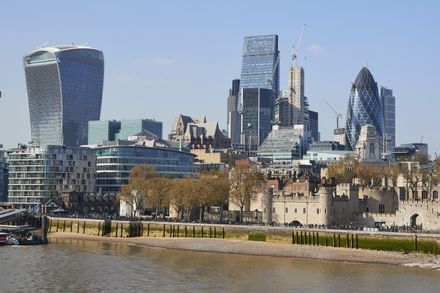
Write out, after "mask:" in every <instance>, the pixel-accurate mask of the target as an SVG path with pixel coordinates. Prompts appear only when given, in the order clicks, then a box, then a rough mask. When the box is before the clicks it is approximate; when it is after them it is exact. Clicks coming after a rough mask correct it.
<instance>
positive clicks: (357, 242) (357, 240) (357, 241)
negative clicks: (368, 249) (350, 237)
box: [356, 234, 359, 249]
mask: <svg viewBox="0 0 440 293" xmlns="http://www.w3.org/2000/svg"><path fill="white" fill-rule="evenodd" d="M356 249H359V239H358V235H357V234H356Z"/></svg>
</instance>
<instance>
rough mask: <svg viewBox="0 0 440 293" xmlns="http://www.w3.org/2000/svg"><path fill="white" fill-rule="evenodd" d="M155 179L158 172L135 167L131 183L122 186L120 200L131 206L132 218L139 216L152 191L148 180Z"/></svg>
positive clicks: (130, 178) (130, 179) (131, 173)
mask: <svg viewBox="0 0 440 293" xmlns="http://www.w3.org/2000/svg"><path fill="white" fill-rule="evenodd" d="M154 177H156V170H155V169H154V168H153V167H149V166H134V167H133V169H132V170H131V172H130V177H129V182H128V184H125V185H123V186H122V188H121V192H120V193H119V199H120V200H123V201H125V202H126V203H127V204H128V205H129V206H131V213H132V214H131V215H132V216H133V215H136V216H138V215H139V214H140V211H141V210H142V209H143V208H144V205H145V203H146V201H147V197H148V194H149V190H150V189H151V185H150V184H149V182H148V180H149V179H152V178H154ZM133 213H134V214H133Z"/></svg>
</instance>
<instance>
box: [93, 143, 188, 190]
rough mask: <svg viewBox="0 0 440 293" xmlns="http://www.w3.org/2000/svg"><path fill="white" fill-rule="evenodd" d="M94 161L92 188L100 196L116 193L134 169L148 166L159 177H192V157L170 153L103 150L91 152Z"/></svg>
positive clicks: (132, 148) (125, 148)
mask: <svg viewBox="0 0 440 293" xmlns="http://www.w3.org/2000/svg"><path fill="white" fill-rule="evenodd" d="M94 151H95V153H96V157H97V161H96V163H97V175H96V177H97V180H96V188H97V190H98V191H100V192H119V191H120V189H121V185H123V184H127V183H128V179H129V176H130V171H131V169H132V168H133V167H134V166H136V165H143V166H147V165H148V166H152V167H154V168H155V169H156V172H157V173H158V174H159V175H168V176H172V177H182V176H188V175H194V174H195V172H196V170H195V167H194V164H193V163H194V158H195V155H193V154H190V153H186V152H181V151H178V150H173V149H165V148H157V147H145V146H108V147H107V146H106V147H98V148H96V149H94Z"/></svg>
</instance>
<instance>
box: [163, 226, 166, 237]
mask: <svg viewBox="0 0 440 293" xmlns="http://www.w3.org/2000/svg"><path fill="white" fill-rule="evenodd" d="M165 230H166V227H165V224H163V228H162V237H165Z"/></svg>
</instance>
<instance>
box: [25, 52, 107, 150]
mask: <svg viewBox="0 0 440 293" xmlns="http://www.w3.org/2000/svg"><path fill="white" fill-rule="evenodd" d="M23 62H24V70H25V76H26V86H27V94H28V101H29V114H30V122H31V136H32V141H33V143H34V144H36V145H67V146H78V145H81V144H86V143H87V127H88V121H91V120H99V117H100V114H101V101H102V88H103V83H104V55H103V54H102V52H101V51H99V50H96V49H92V48H89V47H84V46H73V45H72V46H55V47H43V48H40V49H37V50H34V51H32V52H31V53H29V54H27V55H26V56H24V58H23Z"/></svg>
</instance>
